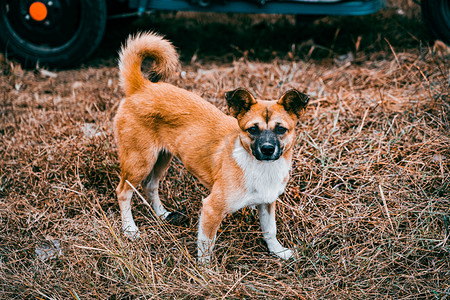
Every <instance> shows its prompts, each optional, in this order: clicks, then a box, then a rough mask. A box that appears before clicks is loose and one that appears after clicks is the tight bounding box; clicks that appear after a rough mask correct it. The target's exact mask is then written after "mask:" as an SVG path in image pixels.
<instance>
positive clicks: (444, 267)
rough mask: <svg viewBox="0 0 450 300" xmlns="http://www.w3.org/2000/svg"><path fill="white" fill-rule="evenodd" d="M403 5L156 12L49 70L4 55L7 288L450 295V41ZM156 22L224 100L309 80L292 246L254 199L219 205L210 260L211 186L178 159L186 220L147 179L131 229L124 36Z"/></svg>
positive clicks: (193, 75) (189, 71)
mask: <svg viewBox="0 0 450 300" xmlns="http://www.w3.org/2000/svg"><path fill="white" fill-rule="evenodd" d="M402 3H403V2H402ZM405 3H406V4H405ZM402 5H403V6H401V5H398V6H394V5H390V7H389V8H388V9H387V10H386V11H385V12H383V13H378V14H375V15H372V16H367V17H352V18H344V17H335V18H326V19H324V20H318V21H316V22H315V23H314V24H313V26H307V27H305V28H298V27H296V26H295V24H294V18H293V17H280V16H270V17H262V16H236V15H214V14H206V15H196V14H179V15H176V16H175V15H170V14H161V15H154V16H153V17H151V18H149V19H144V20H141V21H139V22H138V23H137V24H133V25H131V26H130V27H126V28H125V27H124V26H123V25H120V24H119V25H118V24H116V25H111V27H110V28H109V31H108V33H107V36H106V38H105V40H104V41H103V43H102V45H101V47H100V49H99V51H98V52H97V53H96V54H95V55H94V57H93V58H92V59H91V60H90V61H88V62H87V63H86V64H85V65H84V66H82V67H80V68H79V69H74V70H65V71H54V72H53V71H52V73H47V72H42V70H41V69H36V70H22V68H21V67H20V65H19V64H18V63H16V62H14V61H7V60H6V59H5V58H4V57H2V58H1V60H0V67H1V72H0V98H1V101H0V135H1V139H0V155H1V161H0V298H2V299H141V298H142V299H153V298H156V299H159V298H162V299H171V298H187V299H192V298H200V299H203V298H208V299H215V298H222V299H224V298H229V299H237V298H239V299H240V298H245V299H250V298H262V299H291V298H295V299H450V257H449V254H450V242H449V235H450V229H449V224H450V164H449V162H450V134H449V130H450V123H449V122H450V120H449V117H450V99H449V87H450V77H449V74H450V68H449V67H450V64H449V59H450V52H449V49H448V48H446V47H445V46H443V45H441V44H436V45H435V46H434V47H433V44H431V45H429V44H428V42H427V41H426V37H427V34H428V33H427V31H426V29H425V28H424V25H423V24H422V21H421V19H420V16H418V14H417V8H416V7H415V6H416V5H415V4H411V5H408V3H407V1H404V3H403V4H402ZM399 8H402V9H403V12H401V11H399ZM151 28H157V29H158V30H159V31H160V32H161V33H163V34H166V35H167V36H168V38H169V39H171V40H172V41H173V42H174V44H175V45H176V46H177V47H178V48H179V51H180V54H181V57H182V60H183V64H182V69H181V70H180V72H179V74H176V76H174V77H173V78H172V79H170V82H171V83H173V84H175V85H177V86H180V87H183V88H186V89H188V90H191V91H194V92H196V93H198V94H199V95H201V96H203V97H204V98H205V99H207V100H208V101H211V102H212V103H214V104H215V105H217V106H218V107H220V108H221V109H223V110H224V111H225V106H224V105H225V102H224V97H223V94H224V92H226V91H229V90H232V89H234V88H237V87H246V88H248V89H249V90H251V91H253V92H254V93H255V94H256V95H257V96H258V97H259V98H262V99H273V98H278V97H279V96H280V95H281V94H282V92H283V91H285V90H287V89H289V88H293V87H294V88H298V89H300V90H305V91H306V92H307V93H308V94H309V95H310V96H311V102H310V105H309V107H308V108H307V110H306V112H305V114H304V116H303V117H302V118H301V120H300V122H299V124H298V141H297V145H296V152H295V155H294V163H293V167H292V171H291V179H290V181H289V183H288V187H287V189H286V191H285V193H284V194H283V195H282V196H281V197H280V199H279V205H278V211H277V221H278V237H279V239H280V241H281V242H282V244H284V245H286V246H289V247H290V248H293V249H295V250H296V258H295V259H294V260H289V261H281V260H279V259H277V258H276V257H274V256H272V255H270V254H269V253H268V251H267V248H266V245H265V243H264V241H263V240H262V235H261V233H260V227H259V223H258V219H257V215H256V212H255V211H254V210H252V209H250V208H246V209H243V210H241V211H239V212H237V213H235V214H233V215H231V216H228V217H227V218H226V220H225V221H224V222H223V223H222V226H221V228H220V230H219V235H218V240H217V244H216V249H215V260H214V262H213V264H212V266H211V268H205V267H202V266H199V265H197V264H196V260H195V255H196V244H195V242H196V230H197V224H198V214H199V209H200V204H201V199H202V198H204V197H206V196H207V195H208V191H207V190H206V189H205V188H204V187H202V186H201V185H200V184H199V183H198V181H197V180H196V179H195V178H194V177H193V176H191V175H190V174H189V173H187V172H186V171H185V170H184V168H183V166H182V165H181V164H180V163H179V162H178V161H174V163H172V166H171V168H170V169H169V171H168V174H167V176H166V179H165V180H164V181H163V182H162V184H161V189H160V190H161V195H162V198H163V199H164V201H163V203H165V205H166V206H167V207H168V208H169V209H170V210H173V211H178V210H182V209H185V211H186V212H185V213H186V215H187V221H186V222H185V223H183V224H181V225H180V226H173V225H168V224H166V223H163V222H161V221H159V220H157V219H156V218H155V217H154V215H153V213H152V211H150V210H149V209H148V208H147V207H146V206H145V205H144V204H143V201H142V200H141V199H139V197H134V198H133V199H134V205H133V210H134V214H135V217H136V221H137V224H138V226H139V227H140V229H141V230H142V234H141V239H139V240H138V241H135V242H131V241H129V240H127V239H126V238H125V237H124V235H123V234H122V233H121V231H120V223H119V219H120V215H119V207H118V205H117V200H116V197H115V192H114V190H115V187H116V185H117V184H118V176H119V167H118V159H117V152H116V145H115V143H114V137H113V134H112V119H113V116H114V114H115V111H116V109H117V106H118V104H119V101H120V99H121V98H122V97H123V93H122V91H121V89H120V87H119V84H118V70H117V67H116V59H117V55H116V52H117V49H118V47H119V45H120V43H121V42H122V41H123V40H124V39H125V37H126V36H127V34H128V33H130V32H134V31H136V30H139V29H151Z"/></svg>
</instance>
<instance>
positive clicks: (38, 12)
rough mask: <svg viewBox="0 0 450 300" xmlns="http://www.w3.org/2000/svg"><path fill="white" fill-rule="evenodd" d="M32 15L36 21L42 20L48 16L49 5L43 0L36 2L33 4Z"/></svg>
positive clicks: (30, 10)
mask: <svg viewBox="0 0 450 300" xmlns="http://www.w3.org/2000/svg"><path fill="white" fill-rule="evenodd" d="M29 12H30V16H31V18H32V19H33V20H35V21H42V20H44V19H45V18H46V17H47V7H46V6H45V4H44V3H42V2H34V3H33V4H31V6H30V9H29Z"/></svg>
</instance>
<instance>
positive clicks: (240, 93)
mask: <svg viewBox="0 0 450 300" xmlns="http://www.w3.org/2000/svg"><path fill="white" fill-rule="evenodd" d="M225 98H226V99H227V104H228V109H229V111H230V114H231V115H232V116H233V117H235V118H236V117H237V116H239V115H240V114H242V113H245V112H247V111H248V110H250V107H251V106H252V105H253V104H256V100H255V98H254V97H253V95H252V94H251V93H250V92H249V91H247V90H246V89H243V88H238V89H235V90H234V91H230V92H226V93H225Z"/></svg>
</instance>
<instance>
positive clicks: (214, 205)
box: [197, 194, 225, 264]
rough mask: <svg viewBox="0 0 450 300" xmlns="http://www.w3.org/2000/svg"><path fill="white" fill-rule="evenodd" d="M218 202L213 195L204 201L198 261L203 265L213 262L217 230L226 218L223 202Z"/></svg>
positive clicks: (200, 224)
mask: <svg viewBox="0 0 450 300" xmlns="http://www.w3.org/2000/svg"><path fill="white" fill-rule="evenodd" d="M217 200H218V199H217V198H215V197H214V195H213V194H211V195H209V196H208V197H207V198H205V199H204V200H203V206H202V211H201V214H200V220H199V225H198V241H197V248H198V261H199V262H200V263H202V264H209V262H210V261H211V254H212V250H213V248H214V243H215V241H216V233H217V229H218V228H219V226H220V223H221V222H222V220H223V218H224V216H225V212H224V206H223V202H220V201H217Z"/></svg>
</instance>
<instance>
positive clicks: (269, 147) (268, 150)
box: [261, 143, 275, 156]
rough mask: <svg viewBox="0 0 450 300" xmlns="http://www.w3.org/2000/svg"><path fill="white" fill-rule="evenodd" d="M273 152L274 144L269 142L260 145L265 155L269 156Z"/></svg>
mask: <svg viewBox="0 0 450 300" xmlns="http://www.w3.org/2000/svg"><path fill="white" fill-rule="evenodd" d="M274 152H275V146H274V145H272V144H269V143H266V144H263V145H262V146H261V153H262V154H264V155H267V156H271V155H272V154H273V153H274Z"/></svg>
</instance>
